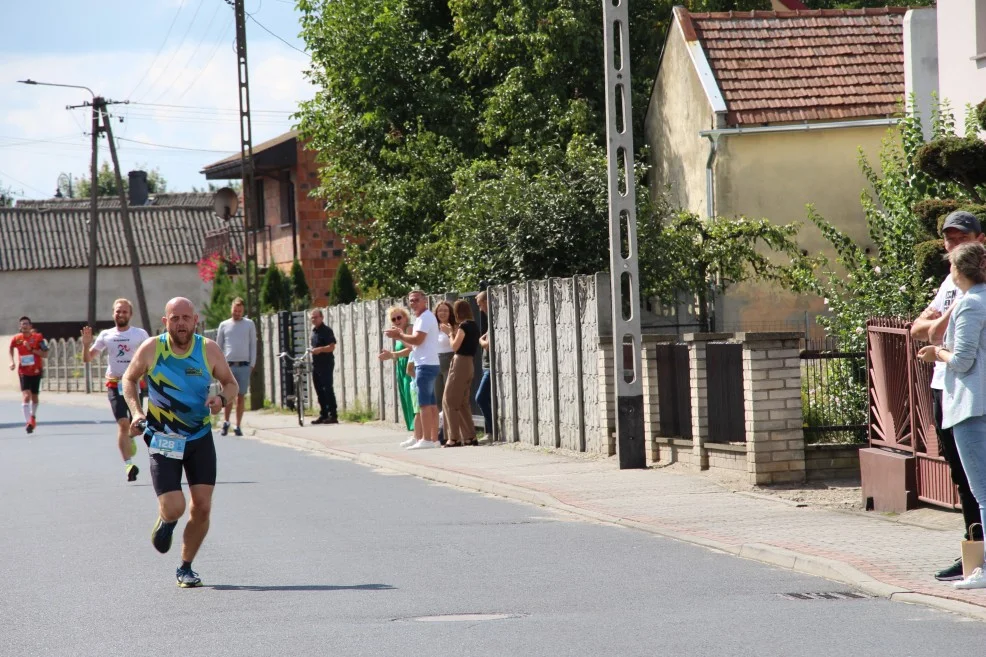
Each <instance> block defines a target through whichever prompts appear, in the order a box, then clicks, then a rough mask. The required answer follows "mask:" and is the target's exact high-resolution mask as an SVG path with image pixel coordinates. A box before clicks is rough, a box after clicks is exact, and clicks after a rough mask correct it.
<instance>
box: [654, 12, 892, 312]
mask: <svg viewBox="0 0 986 657" xmlns="http://www.w3.org/2000/svg"><path fill="white" fill-rule="evenodd" d="M798 4H800V3H796V2H793V0H775V7H776V6H780V5H783V7H796V6H797V5H798ZM906 12H907V9H906V8H879V9H859V10H804V9H793V10H789V9H784V10H780V11H752V12H750V11H746V12H723V13H691V12H689V11H688V10H687V9H685V8H683V7H676V8H675V9H674V20H673V21H672V23H671V25H670V28H669V33H668V35H667V38H666V41H665V45H664V51H663V53H662V55H661V65H660V69H659V72H658V75H657V78H656V80H655V81H654V85H653V89H652V93H651V98H650V102H649V105H648V108H647V114H646V122H645V135H646V140H647V144H648V145H649V147H650V158H651V161H650V164H651V166H652V168H651V171H650V174H649V181H648V182H649V185H650V188H651V189H652V190H661V189H667V191H668V194H669V195H670V198H671V200H672V201H673V202H674V203H675V204H677V205H678V206H680V207H682V208H684V209H687V210H691V211H693V212H696V213H699V214H701V215H704V216H715V215H718V216H724V217H733V216H748V217H754V218H760V217H766V218H768V219H770V220H772V221H774V222H775V223H788V222H792V221H802V222H803V221H805V219H806V210H805V207H806V205H808V204H813V205H815V207H816V208H817V209H818V211H819V212H820V213H821V214H822V215H823V216H825V217H826V218H827V219H829V220H830V221H832V222H833V223H834V224H836V225H837V226H838V227H840V228H842V229H843V230H845V231H846V232H848V233H849V234H850V235H852V236H853V237H854V238H856V239H857V240H859V241H860V242H862V243H864V244H865V243H866V241H867V234H866V226H865V220H864V214H863V209H862V207H861V205H860V193H861V192H862V191H863V190H864V189H866V188H867V182H866V180H865V178H864V177H863V175H862V173H861V171H860V167H859V164H858V156H859V150H860V149H862V150H863V152H864V153H866V155H867V156H868V157H869V158H870V161H871V162H875V160H876V156H877V153H878V151H879V148H880V145H881V142H882V140H883V139H884V138H885V137H886V136H887V132H888V129H891V128H892V126H893V125H895V123H896V120H897V119H896V118H895V117H896V115H897V114H898V111H899V105H898V104H899V103H900V102H901V101H902V99H903V97H904V47H903V20H904V15H905V13H906ZM801 243H802V246H803V247H804V248H805V249H806V250H808V251H810V252H818V251H824V250H825V248H826V246H827V243H826V242H825V241H824V240H823V239H822V236H821V234H820V233H819V232H818V231H817V230H816V229H815V228H814V227H813V226H806V227H805V228H804V229H803V230H802V235H801ZM823 309H824V308H823V306H822V302H821V300H820V299H817V298H809V297H803V296H795V295H792V294H789V293H786V292H784V291H782V290H779V289H776V288H774V287H772V286H766V285H752V284H750V285H739V286H735V287H733V288H730V290H728V291H727V293H726V297H725V299H723V300H722V302H721V304H720V307H719V308H717V315H718V317H719V322H718V326H717V328H725V329H732V328H734V327H742V328H745V329H750V330H756V329H770V328H781V327H782V326H784V324H785V322H796V321H803V319H804V314H805V312H810V313H817V312H820V311H822V310H823Z"/></svg>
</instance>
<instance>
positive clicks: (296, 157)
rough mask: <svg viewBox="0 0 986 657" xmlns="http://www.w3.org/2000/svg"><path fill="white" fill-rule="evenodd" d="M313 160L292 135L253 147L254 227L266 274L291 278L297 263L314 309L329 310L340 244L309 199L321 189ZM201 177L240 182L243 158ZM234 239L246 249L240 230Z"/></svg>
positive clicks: (317, 204) (210, 168)
mask: <svg viewBox="0 0 986 657" xmlns="http://www.w3.org/2000/svg"><path fill="white" fill-rule="evenodd" d="M315 156H316V153H315V152H314V151H310V150H307V149H305V147H304V143H303V142H302V140H301V139H299V137H298V132H297V131H294V130H292V131H290V132H286V133H284V134H283V135H280V136H278V137H275V138H274V139H271V140H269V141H265V142H263V143H262V144H258V145H256V146H254V147H253V158H254V169H255V172H256V174H255V175H256V190H255V194H256V200H257V206H258V208H259V212H258V216H257V217H256V222H255V223H253V224H252V225H254V226H258V227H259V231H258V244H257V259H258V264H259V265H260V266H261V267H262V268H267V267H269V266H271V265H276V266H278V267H280V268H281V270H282V271H284V273H288V272H289V271H290V269H291V263H292V261H293V260H294V259H295V258H297V259H298V260H299V261H300V262H301V266H302V268H303V269H304V271H305V280H307V281H308V287H309V289H310V290H311V294H312V301H313V303H314V304H315V305H317V306H325V305H326V304H327V303H328V294H329V290H331V289H332V281H333V279H334V278H335V273H336V270H337V269H338V267H339V264H340V262H341V260H342V241H341V240H340V239H339V237H338V236H336V234H335V233H332V232H331V231H329V229H328V228H326V221H327V219H328V217H327V215H326V212H325V208H324V205H323V202H322V201H320V200H318V199H314V198H311V197H310V196H309V193H310V192H311V191H312V189H314V188H315V187H317V186H318V164H317V163H316V162H315ZM202 173H203V174H204V175H205V177H206V179H207V180H240V178H241V169H240V156H239V155H238V154H237V155H231V156H230V157H227V158H225V159H223V160H219V161H218V162H214V163H213V164H210V165H208V166H206V167H205V168H203V169H202ZM234 235H238V237H234V239H233V240H232V242H233V243H235V244H237V245H240V246H239V248H242V232H241V229H237V230H234ZM237 250H239V249H237Z"/></svg>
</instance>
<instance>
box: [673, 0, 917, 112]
mask: <svg viewBox="0 0 986 657" xmlns="http://www.w3.org/2000/svg"><path fill="white" fill-rule="evenodd" d="M906 11H907V10H906V8H896V7H890V8H886V7H884V8H875V9H865V10H862V9H855V10H851V9H842V10H837V9H832V10H830V9H826V10H814V11H781V12H771V11H754V12H720V13H692V14H689V17H690V19H691V23H692V25H693V26H694V29H695V33H696V35H697V37H698V40H699V41H700V42H701V44H702V47H703V48H704V49H705V53H706V57H707V58H708V60H709V65H710V66H711V67H712V71H713V73H714V74H715V77H716V80H717V82H718V83H719V88H720V89H721V90H722V94H723V98H724V99H725V101H726V108H727V113H728V116H727V123H728V124H730V125H762V124H769V123H783V122H791V121H824V120H832V119H857V118H858V119H863V118H876V117H885V116H891V115H893V114H894V113H896V111H897V104H898V102H899V100H900V99H901V98H903V96H904V41H903V19H904V13H905V12H906Z"/></svg>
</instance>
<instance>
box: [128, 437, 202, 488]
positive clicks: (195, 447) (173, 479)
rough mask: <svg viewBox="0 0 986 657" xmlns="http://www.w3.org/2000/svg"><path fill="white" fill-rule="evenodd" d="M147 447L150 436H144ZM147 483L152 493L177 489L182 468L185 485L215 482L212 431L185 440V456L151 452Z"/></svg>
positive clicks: (179, 486)
mask: <svg viewBox="0 0 986 657" xmlns="http://www.w3.org/2000/svg"><path fill="white" fill-rule="evenodd" d="M144 442H145V443H147V446H148V447H150V445H151V438H150V436H144ZM150 457H151V482H153V484H154V492H155V493H157V494H158V496H160V495H164V494H165V493H171V492H173V491H176V490H181V472H182V469H184V470H185V481H186V482H187V483H188V485H189V486H195V485H197V484H206V485H209V486H215V485H216V443H215V442H214V441H213V440H212V432H211V431H210V432H209V433H207V434H206V435H204V436H202V437H201V438H199V439H197V440H192V441H189V442H187V443H185V457H184V458H183V459H182V460H180V461H179V460H178V459H170V458H168V457H167V456H165V455H164V454H151V455H150Z"/></svg>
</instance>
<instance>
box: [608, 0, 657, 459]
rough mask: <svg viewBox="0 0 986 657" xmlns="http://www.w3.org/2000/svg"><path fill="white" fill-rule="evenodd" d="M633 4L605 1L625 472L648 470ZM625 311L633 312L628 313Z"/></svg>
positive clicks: (612, 267) (619, 418)
mask: <svg viewBox="0 0 986 657" xmlns="http://www.w3.org/2000/svg"><path fill="white" fill-rule="evenodd" d="M628 3H629V0H623V2H614V1H613V0H602V5H603V23H604V25H603V49H604V51H605V70H606V159H607V161H608V164H609V166H608V167H607V168H608V176H607V177H608V180H609V272H610V289H611V291H612V294H611V296H612V299H613V307H612V314H613V378H614V379H615V380H616V438H617V442H616V453H617V455H618V456H619V459H620V469H621V470H624V469H629V468H645V467H647V457H646V449H645V444H644V392H643V384H642V383H641V380H640V372H641V369H640V345H641V341H640V283H639V278H638V272H637V209H636V196H635V191H634V180H633V116H632V114H631V112H630V98H631V88H630V29H629V23H630V16H629V12H628V10H627V4H628ZM614 5H615V6H614ZM624 251H625V253H624ZM624 308H626V309H627V310H628V311H629V312H628V313H626V314H625V313H624ZM625 346H626V347H627V348H630V349H632V351H633V357H632V362H633V376H632V379H631V380H629V381H628V380H627V379H626V377H624V375H623V371H624V359H623V350H624V347H625Z"/></svg>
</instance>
